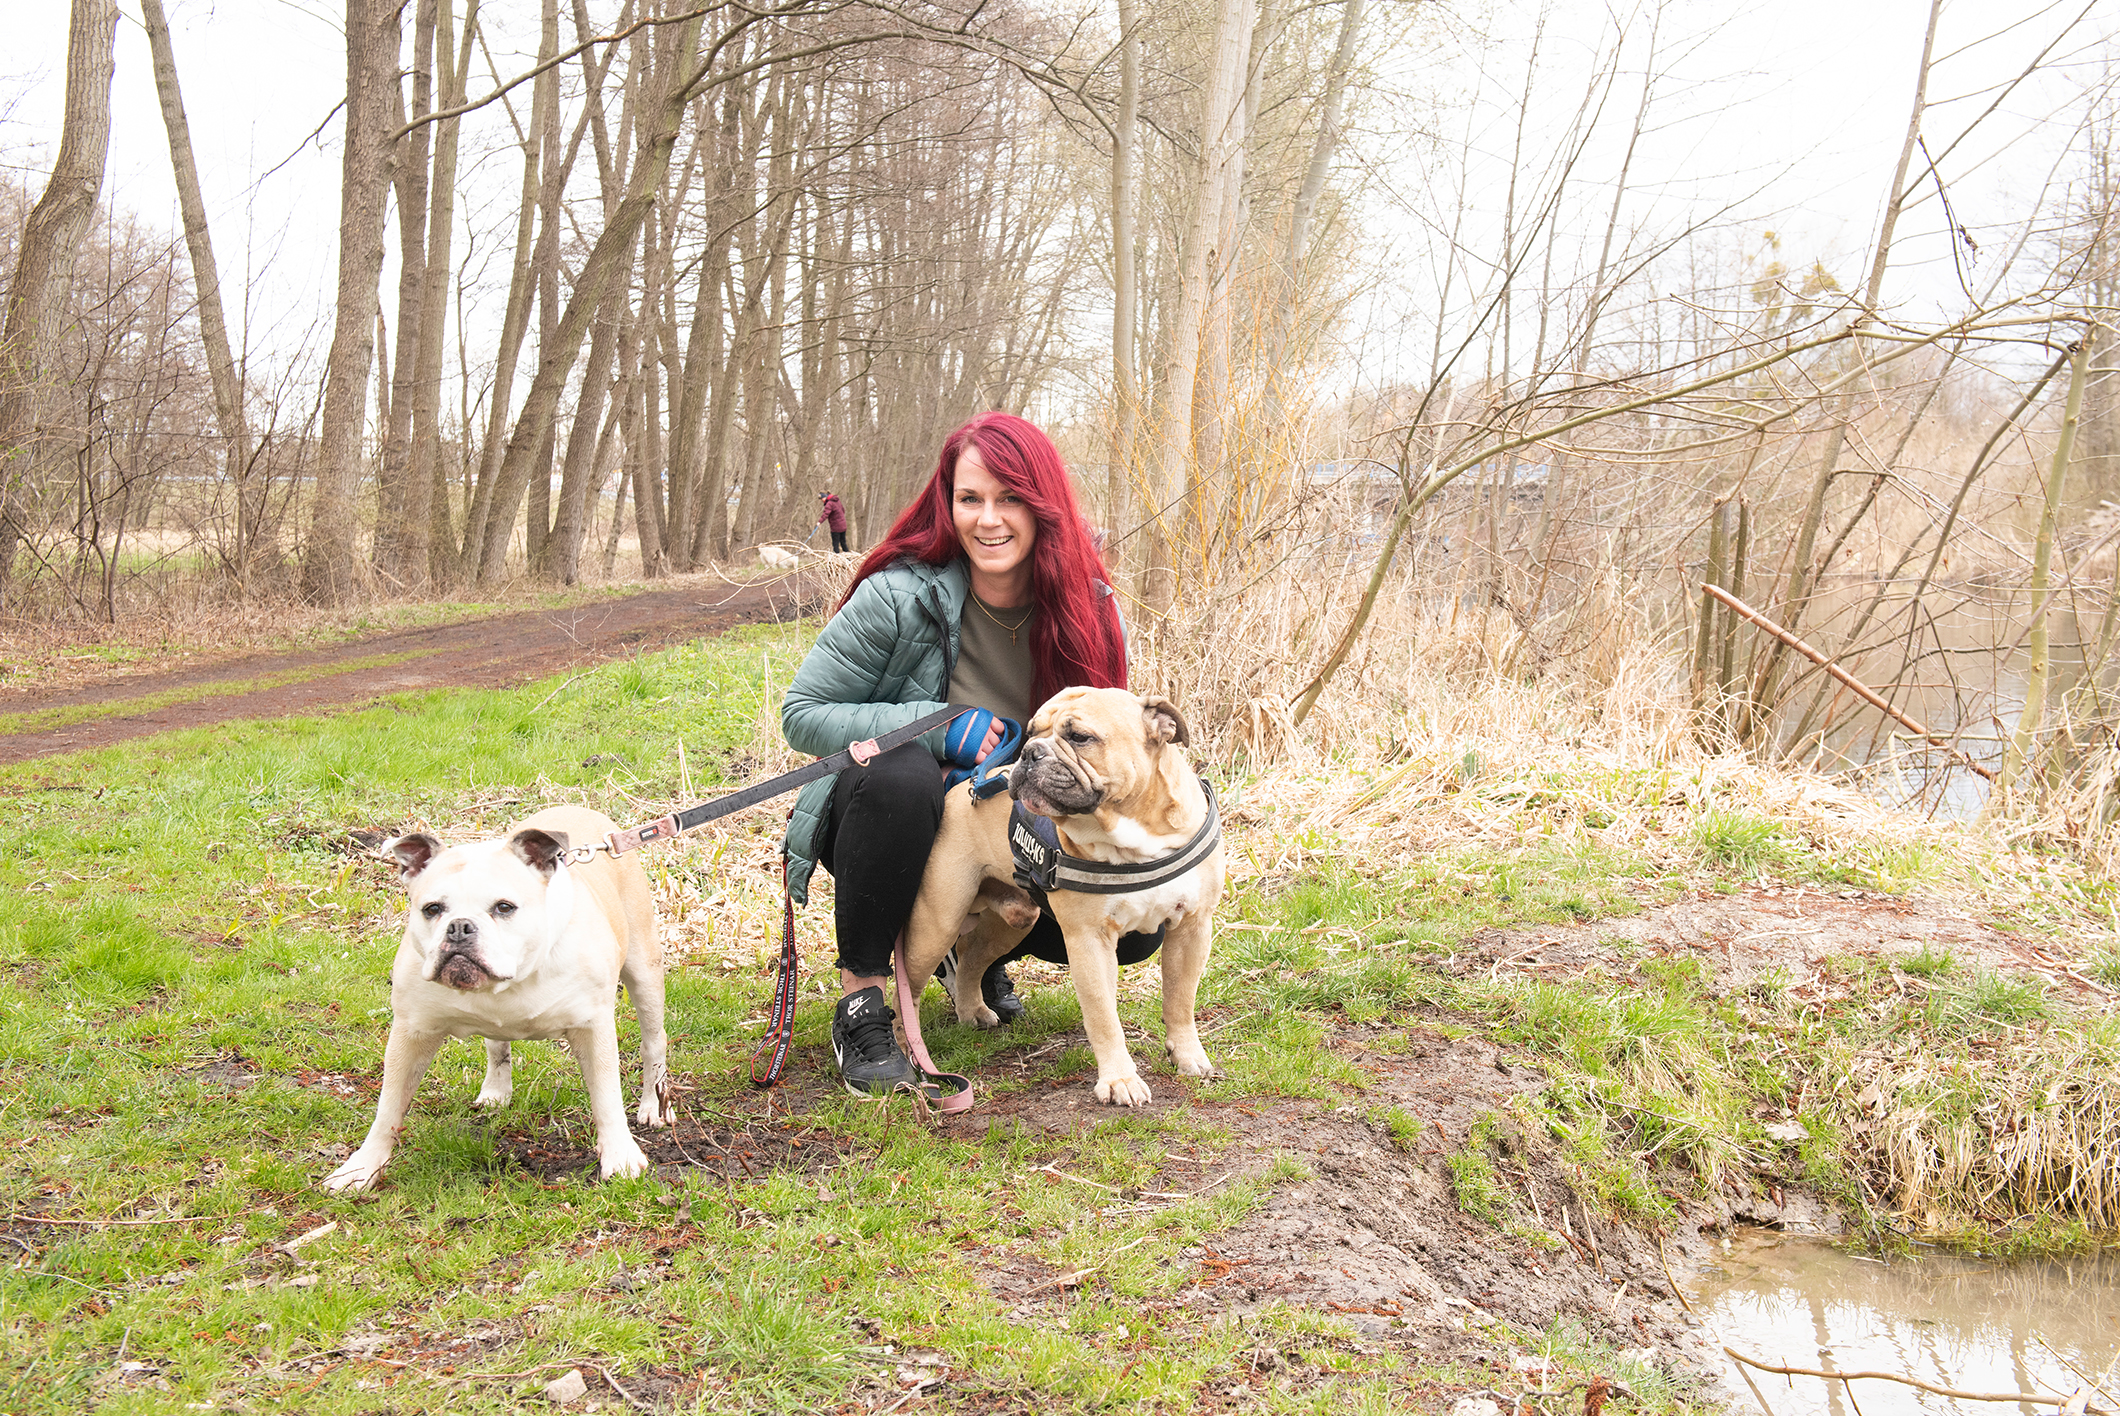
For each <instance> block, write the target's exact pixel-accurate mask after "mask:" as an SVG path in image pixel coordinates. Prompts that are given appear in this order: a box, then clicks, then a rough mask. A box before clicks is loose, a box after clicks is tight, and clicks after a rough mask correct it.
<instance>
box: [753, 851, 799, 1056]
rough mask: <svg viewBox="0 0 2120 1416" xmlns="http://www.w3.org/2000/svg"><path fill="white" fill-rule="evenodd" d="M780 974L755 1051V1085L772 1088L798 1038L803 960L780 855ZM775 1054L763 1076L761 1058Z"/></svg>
mask: <svg viewBox="0 0 2120 1416" xmlns="http://www.w3.org/2000/svg"><path fill="white" fill-rule="evenodd" d="M780 912H781V913H780V977H779V979H778V980H777V981H776V982H775V983H774V985H773V1016H772V1017H771V1018H770V1019H769V1020H768V1021H767V1023H766V1035H765V1037H764V1038H763V1039H762V1040H761V1041H760V1042H759V1044H758V1050H757V1051H756V1052H753V1053H752V1054H751V1085H752V1086H754V1087H770V1086H772V1085H773V1084H774V1083H775V1082H777V1081H779V1080H780V1074H781V1072H782V1070H783V1069H785V1068H786V1067H787V1065H788V1048H789V1047H790V1046H792V1045H793V1044H794V1041H795V987H796V976H797V972H798V970H799V967H800V965H799V963H798V961H797V960H796V957H795V897H794V896H793V895H790V894H789V893H788V858H787V856H786V855H785V854H783V855H782V856H781V857H780ZM769 1052H770V1053H771V1054H772V1057H771V1059H770V1060H769V1061H768V1062H767V1063H766V1070H765V1073H764V1075H763V1076H761V1075H760V1074H759V1071H758V1059H759V1058H761V1057H764V1056H766V1054H767V1053H769Z"/></svg>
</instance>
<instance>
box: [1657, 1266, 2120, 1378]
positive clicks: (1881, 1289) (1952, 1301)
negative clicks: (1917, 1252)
mask: <svg viewBox="0 0 2120 1416" xmlns="http://www.w3.org/2000/svg"><path fill="white" fill-rule="evenodd" d="M1691 1286H1693V1287H1694V1288H1696V1289H1697V1290H1699V1292H1698V1296H1696V1297H1695V1299H1694V1306H1696V1307H1697V1308H1699V1309H1700V1310H1701V1311H1702V1312H1703V1313H1704V1314H1706V1315H1708V1317H1709V1319H1710V1320H1711V1321H1712V1322H1713V1323H1714V1324H1715V1326H1716V1328H1717V1330H1718V1331H1719V1332H1720V1333H1721V1334H1722V1339H1723V1341H1724V1342H1725V1343H1727V1344H1729V1345H1730V1346H1731V1347H1734V1348H1736V1349H1737V1350H1738V1351H1740V1352H1744V1353H1747V1354H1748V1355H1750V1356H1752V1357H1755V1358H1757V1359H1758V1360H1759V1361H1762V1362H1767V1363H1770V1364H1772V1365H1774V1366H1780V1367H1811V1368H1817V1369H1821V1370H1825V1371H1841V1372H1859V1371H1885V1372H1897V1373H1900V1374H1902V1375H1905V1376H1910V1377H1915V1378H1918V1379H1920V1380H1922V1381H1927V1382H1932V1383H1934V1384H1936V1385H1938V1386H1947V1387H1952V1388H1954V1389H1956V1390H1959V1391H1968V1392H2040V1393H2052V1394H2055V1395H2057V1396H2066V1395H2068V1394H2070V1393H2072V1392H2074V1391H2075V1390H2076V1388H2077V1387H2078V1386H2080V1385H2082V1382H2081V1380H2080V1379H2079V1378H2078V1377H2077V1376H2076V1374H2075V1373H2074V1372H2072V1371H2071V1370H2070V1364H2073V1365H2074V1367H2075V1368H2076V1369H2078V1370H2080V1371H2082V1372H2084V1373H2087V1374H2088V1375H2090V1376H2091V1377H2093V1378H2095V1379H2097V1380H2098V1381H2099V1382H2101V1383H2102V1384H2103V1385H2104V1386H2105V1388H2106V1389H2107V1390H2108V1391H2115V1394H2116V1395H2120V1391H2116V1385H2120V1383H2116V1381H2115V1379H2114V1372H2115V1370H2116V1363H2115V1358H2116V1357H2120V1253H2114V1252H2108V1253H2105V1254H2100V1255H2095V1256H2091V1257H2087V1258H2078V1259H2073V1260H1990V1259H1968V1258H1960V1257H1955V1256H1951V1255H1944V1254H1924V1255H1922V1256H1921V1257H1919V1258H1912V1259H1893V1260H1876V1259H1867V1258H1857V1257H1855V1256H1853V1255H1850V1254H1844V1253H1841V1252H1840V1251H1839V1250H1836V1249H1834V1248H1832V1247H1831V1246H1829V1245H1826V1244H1821V1243H1819V1242H1817V1241H1816V1240H1804V1239H1784V1238H1783V1237H1782V1236H1780V1235H1778V1234H1773V1233H1770V1232H1764V1231H1750V1232H1745V1231H1740V1232H1739V1233H1738V1234H1735V1235H1733V1236H1732V1237H1731V1241H1730V1247H1729V1251H1728V1252H1727V1253H1726V1254H1725V1255H1723V1257H1722V1258H1721V1259H1720V1260H1719V1261H1717V1262H1716V1263H1715V1264H1713V1265H1711V1266H1709V1267H1707V1268H1705V1269H1703V1270H1702V1271H1700V1272H1698V1273H1696V1274H1695V1275H1694V1279H1693V1284H1692V1285H1691ZM1751 1376H1752V1380H1753V1381H1754V1382H1756V1383H1758V1385H1759V1390H1760V1393H1761V1394H1762V1395H1764V1396H1765V1398H1766V1402H1767V1405H1768V1407H1769V1409H1770V1411H1771V1413H1772V1416H1894V1413H1908V1412H1916V1411H1921V1412H1938V1413H1944V1412H1948V1413H1955V1416H1975V1413H1984V1416H2000V1413H2004V1412H2009V1411H2012V1410H2018V1411H2023V1412H2025V1413H2027V1416H2033V1413H2045V1416H2053V1412H2054V1408H2053V1407H2052V1406H2051V1405H2047V1406H2032V1405H2028V1404H2026V1403H2021V1402H1991V1401H1956V1400H1952V1399H1950V1398H1948V1397H1941V1396H1936V1395H1933V1394H1931V1393H1928V1392H1923V1391H1919V1390H1917V1389H1915V1388H1913V1387H1909V1386H1902V1385H1901V1384H1899V1383H1897V1382H1884V1381H1862V1382H1855V1383H1852V1386H1853V1388H1854V1399H1853V1401H1850V1400H1849V1397H1848V1387H1849V1385H1851V1384H1848V1383H1842V1382H1829V1381H1821V1380H1819V1379H1818V1378H1816V1377H1784V1376H1774V1375H1770V1374H1768V1373H1765V1372H1759V1371H1753V1372H1752V1374H1751ZM1728 1377H1729V1385H1730V1389H1731V1390H1732V1392H1734V1393H1736V1395H1737V1396H1738V1398H1739V1400H1740V1402H1741V1403H1742V1405H1744V1406H1746V1407H1748V1408H1749V1407H1752V1406H1754V1405H1756V1402H1755V1401H1754V1400H1753V1397H1752V1393H1751V1389H1750V1388H1748V1387H1747V1386H1746V1385H1745V1383H1744V1380H1743V1379H1742V1378H1741V1377H1739V1376H1738V1374H1737V1372H1736V1370H1735V1364H1732V1370H1731V1371H1730V1373H1729V1374H1728ZM2115 1404H2116V1403H2114V1402H2110V1401H2106V1400H2104V1399H2101V1398H2100V1397H2098V1396H2096V1395H2095V1394H2094V1395H2093V1396H2092V1398H2091V1405H2092V1406H2093V1407H2106V1408H2108V1409H2111V1408H2112V1407H2113V1406H2114V1405H2115Z"/></svg>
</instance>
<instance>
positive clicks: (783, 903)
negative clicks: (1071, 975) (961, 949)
mask: <svg viewBox="0 0 2120 1416" xmlns="http://www.w3.org/2000/svg"><path fill="white" fill-rule="evenodd" d="M962 711H963V710H962V709H960V708H945V709H942V710H941V711H940V712H935V713H930V714H928V715H927V716H926V717H923V718H915V719H914V720H913V721H912V722H910V723H907V724H906V725H905V726H904V727H902V728H893V729H892V730H891V731H890V732H887V733H885V734H884V735H883V736H882V737H876V738H870V739H868V740H867V741H865V742H857V743H854V744H852V745H851V746H849V747H848V748H847V750H846V751H844V752H840V753H835V754H833V755H832V756H830V757H820V758H819V759H817V760H816V761H815V762H812V763H811V764H810V765H809V766H807V767H798V768H797V769H796V770H794V771H793V772H788V773H784V774H782V775H781V776H778V777H774V778H772V779H770V780H768V781H764V782H760V783H759V784H758V785H757V786H755V787H746V788H745V789H744V790H742V791H740V792H736V793H734V794H732V795H730V796H725V797H720V798H718V799H716V800H714V801H705V802H701V803H700V804H699V805H698V806H694V807H689V808H687V809H686V810H684V811H680V812H676V813H674V814H673V815H670V816H665V817H662V818H660V819H659V820H655V821H650V822H648V823H647V824H645V825H642V826H636V827H634V828H633V829H632V830H630V831H614V832H612V833H611V836H610V839H609V842H608V849H609V850H610V851H611V853H612V854H613V855H620V854H623V853H624V852H626V851H630V850H635V849H637V848H639V847H640V846H642V845H645V844H646V843H647V842H649V841H660V840H663V839H665V838H667V837H670V836H675V835H677V834H678V833H679V832H681V831H689V830H691V829H692V828H693V827H694V826H699V825H703V824H705V823H706V822H709V821H713V820H715V819H716V818H718V817H723V816H727V815H728V814H729V813H730V812H733V811H741V810H743V809H744V808H745V807H747V806H756V805H757V804H758V803H759V802H762V801H767V800H770V799H771V798H773V797H776V796H779V795H781V794H782V793H783V792H787V791H791V790H793V789H794V788H796V787H799V786H801V785H802V784H803V783H805V782H811V781H815V780H816V779H817V778H819V777H828V776H831V775H832V774H834V773H836V772H844V771H845V770H846V769H847V768H849V767H853V766H856V765H862V766H866V765H867V764H868V763H869V761H870V760H872V759H873V758H875V757H876V756H877V755H878V754H879V753H885V752H889V751H890V750H891V749H892V748H894V747H902V746H904V745H905V744H906V743H909V742H911V741H912V740H913V739H914V738H917V737H919V736H920V735H921V734H922V733H924V732H927V731H928V730H929V729H931V728H938V727H940V726H942V725H943V724H944V723H947V722H950V721H952V720H954V719H955V718H956V717H957V715H958V714H959V713H961V712H962ZM801 970H802V960H801V958H800V957H799V956H798V955H797V954H796V952H795V897H794V895H792V894H791V893H790V892H789V890H788V856H787V852H786V851H785V850H783V851H782V852H781V855H780V971H779V977H778V978H776V979H775V980H774V983H773V1011H772V1014H771V1015H770V1016H769V1017H768V1018H767V1020H766V1033H765V1036H764V1037H763V1038H761V1039H759V1043H758V1050H757V1051H755V1052H753V1053H752V1054H751V1085H752V1086H754V1087H770V1086H773V1085H774V1084H776V1083H777V1082H779V1081H780V1076H781V1073H782V1072H784V1071H785V1070H786V1069H787V1065H788V1049H789V1048H790V1047H791V1046H793V1045H794V1042H795V999H796V996H797V992H798V980H799V978H800V974H801ZM919 1026H920V1023H919V1020H918V1019H917V1018H916V1019H915V1020H914V1022H913V1027H914V1029H916V1033H915V1035H916V1036H917V1029H918V1028H919ZM925 1055H926V1054H925V1053H923V1054H922V1056H925ZM761 1059H763V1060H764V1062H765V1068H764V1070H763V1071H761V1070H760V1069H759V1063H760V1061H761ZM955 1080H959V1081H963V1078H956V1079H955ZM971 1090H972V1084H971V1083H970V1082H968V1081H966V1082H965V1083H964V1095H965V1098H966V1100H965V1102H964V1105H966V1106H969V1105H970V1104H971V1101H970V1097H971ZM928 1099H929V1100H930V1101H931V1102H933V1103H934V1104H935V1105H937V1106H940V1107H942V1108H943V1109H945V1110H956V1109H958V1108H957V1107H953V1106H950V1105H949V1101H950V1100H951V1099H950V1098H942V1099H941V1100H936V1099H934V1098H928Z"/></svg>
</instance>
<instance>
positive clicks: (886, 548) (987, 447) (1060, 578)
mask: <svg viewBox="0 0 2120 1416" xmlns="http://www.w3.org/2000/svg"><path fill="white" fill-rule="evenodd" d="M966 443H970V444H971V445H972V446H974V447H976V448H978V449H979V460H980V461H981V462H982V463H984V464H985V465H986V470H987V471H988V472H990V473H992V474H993V476H994V480H996V481H998V482H1000V483H1001V484H1002V485H1003V486H1005V487H1007V488H1008V489H1009V490H1010V491H1013V492H1014V493H1015V494H1016V495H1017V496H1019V497H1021V498H1022V499H1023V503H1024V505H1025V506H1028V507H1029V508H1030V509H1031V515H1032V516H1034V517H1036V518H1037V522H1038V535H1037V538H1036V539H1035V540H1033V541H1032V542H1031V593H1032V596H1033V597H1034V599H1035V600H1036V602H1037V605H1038V617H1037V618H1036V619H1035V620H1033V621H1032V623H1031V664H1032V674H1031V704H1030V706H1031V708H1032V709H1033V710H1035V709H1036V708H1037V706H1038V705H1039V704H1041V703H1043V702H1045V700H1046V699H1048V698H1050V697H1052V696H1053V695H1054V694H1056V693H1058V692H1059V691H1060V690H1061V689H1063V688H1072V687H1076V686H1087V687H1090V688H1124V687H1126V639H1125V636H1124V635H1123V634H1122V633H1121V632H1120V629H1119V608H1118V603H1117V600H1116V598H1115V597H1114V596H1111V595H1108V594H1106V593H1105V591H1104V590H1103V589H1102V588H1101V583H1102V582H1108V581H1109V580H1110V579H1111V575H1110V572H1109V571H1107V570H1106V569H1105V568H1104V557H1103V556H1101V555H1099V554H1098V553H1097V547H1096V543H1095V542H1093V541H1092V540H1091V539H1090V534H1089V526H1088V524H1087V523H1086V522H1085V521H1084V520H1083V519H1082V508H1081V506H1080V504H1079V503H1077V502H1076V500H1075V484H1074V482H1073V480H1072V479H1070V478H1069V477H1068V475H1067V468H1066V466H1065V465H1063V464H1062V463H1061V461H1060V450H1059V449H1058V448H1056V447H1054V446H1053V440H1052V439H1051V438H1049V437H1047V436H1046V435H1045V434H1044V432H1043V431H1041V430H1040V429H1039V427H1038V426H1037V425H1036V424H1035V423H1032V422H1029V421H1028V420H1026V419H1023V418H1018V417H1017V416H1016V415H1015V414H1013V413H981V414H980V415H979V416H978V417H976V418H974V419H972V420H971V421H970V422H969V423H966V424H965V425H964V426H963V427H961V428H959V429H957V431H955V432H954V433H951V434H950V435H949V437H947V438H946V439H944V440H943V444H942V456H941V457H940V458H939V459H937V461H936V463H935V475H934V476H932V477H930V478H928V483H927V486H925V487H923V488H922V489H921V491H920V494H919V495H918V496H916V497H914V498H913V501H912V504H911V505H910V506H908V507H906V509H905V510H904V511H902V512H900V513H899V514H898V519H897V520H896V521H895V522H893V523H892V524H891V530H890V534H889V535H887V536H885V537H884V538H883V540H882V541H880V542H878V543H877V545H876V548H875V549H874V550H872V551H870V552H869V553H868V555H866V556H864V557H863V558H862V561H861V568H860V569H858V570H856V571H855V572H854V584H853V585H850V586H848V587H847V595H848V597H849V598H851V597H852V596H853V593H854V586H856V585H859V584H861V582H862V581H864V580H866V579H868V578H869V577H870V576H872V575H874V574H875V573H876V572H877V571H879V570H884V569H887V568H888V567H890V566H893V565H896V564H897V563H898V562H900V561H903V560H916V561H921V562H924V563H926V564H928V565H947V564H949V563H950V562H951V561H953V560H955V559H957V558H958V557H959V556H961V555H963V554H964V548H963V546H961V545H960V544H959V543H958V540H957V525H956V521H955V519H954V518H953V517H952V516H951V513H950V499H951V498H952V497H953V496H954V495H955V494H956V490H957V487H956V477H957V455H958V453H959V452H960V451H962V450H963V448H964V445H965V444H966ZM845 603H846V601H845V600H841V601H840V604H842V605H844V604H845Z"/></svg>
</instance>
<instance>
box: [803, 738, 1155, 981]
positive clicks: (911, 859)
mask: <svg viewBox="0 0 2120 1416" xmlns="http://www.w3.org/2000/svg"><path fill="white" fill-rule="evenodd" d="M942 793H943V785H942V767H941V765H940V764H939V763H937V762H936V761H935V759H934V757H933V756H931V755H930V754H929V753H928V751H927V749H926V748H924V747H922V746H921V745H920V744H919V743H917V742H909V743H907V744H905V745H904V746H903V747H894V748H892V749H891V750H890V751H889V752H886V753H884V754H883V755H882V756H881V757H878V758H875V759H874V760H873V761H871V762H870V763H869V764H868V765H867V766H866V767H849V768H847V769H846V771H844V772H841V773H840V774H839V781H838V784H837V785H836V786H835V787H834V788H833V791H832V815H831V819H830V820H829V821H828V822H827V823H826V824H825V830H824V842H823V847H824V848H823V849H822V850H821V851H819V852H818V859H819V860H820V861H821V862H822V863H823V865H824V868H825V869H826V870H829V871H831V872H832V883H833V890H834V892H833V899H832V921H833V924H834V926H835V927H836V928H837V930H838V934H839V959H838V964H839V967H840V968H842V969H845V970H846V971H847V972H848V973H850V974H856V975H859V976H861V977H864V978H872V977H876V976H878V975H881V974H887V973H889V972H891V948H892V945H893V944H895V943H896V942H897V939H898V932H899V931H900V930H902V929H904V928H905V922H906V921H907V920H908V919H910V918H911V917H912V914H913V901H914V899H916V898H917V897H918V896H919V894H920V877H921V875H922V874H923V873H924V872H925V871H926V870H927V858H928V852H929V851H930V850H932V849H933V848H934V845H935V833H936V832H938V831H939V830H941V829H942ZM1162 942H1163V936H1162V932H1161V931H1158V932H1157V933H1155V934H1152V935H1150V934H1126V935H1122V936H1120V939H1119V962H1120V963H1122V964H1131V963H1136V962H1138V961H1140V960H1142V959H1145V958H1147V957H1148V956H1149V955H1150V954H1153V953H1154V952H1155V951H1156V946H1157V945H1159V944H1161V943H1162ZM1026 955H1034V956H1036V957H1038V958H1040V959H1044V960H1046V961H1047V962H1048V963H1055V964H1064V963H1066V962H1067V942H1066V941H1065V940H1064V939H1063V938H1062V937H1061V935H1060V926H1059V925H1057V924H1055V923H1054V922H1053V916H1052V913H1051V911H1047V912H1046V913H1044V914H1041V915H1040V916H1039V917H1038V922H1037V923H1036V924H1034V925H1032V926H1031V932H1030V933H1029V934H1026V935H1025V936H1024V937H1023V942H1022V943H1020V944H1018V945H1017V946H1016V947H1015V948H1014V949H1012V950H1010V951H1009V953H1008V957H1007V959H1004V960H1003V961H1002V962H1004V963H1006V962H1007V961H1008V959H1020V958H1023V957H1025V956H1026Z"/></svg>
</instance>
